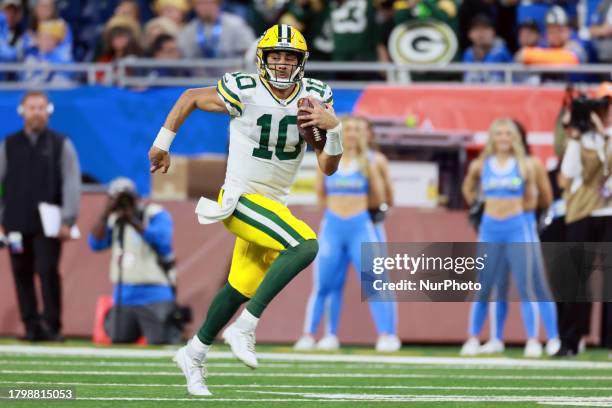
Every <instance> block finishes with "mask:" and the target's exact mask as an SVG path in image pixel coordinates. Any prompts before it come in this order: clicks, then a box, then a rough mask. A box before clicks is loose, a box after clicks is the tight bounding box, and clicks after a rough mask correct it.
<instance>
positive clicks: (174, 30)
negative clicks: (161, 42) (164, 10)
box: [142, 17, 180, 50]
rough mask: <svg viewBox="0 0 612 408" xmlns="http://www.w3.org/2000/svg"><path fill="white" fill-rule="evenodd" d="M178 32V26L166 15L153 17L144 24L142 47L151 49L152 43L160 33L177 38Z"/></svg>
mask: <svg viewBox="0 0 612 408" xmlns="http://www.w3.org/2000/svg"><path fill="white" fill-rule="evenodd" d="M179 33H180V28H179V26H177V25H176V23H175V22H174V21H172V20H170V19H169V18H168V17H155V18H153V19H151V20H149V22H148V23H147V24H146V25H145V29H144V36H143V38H142V40H143V47H144V48H145V49H147V50H149V49H151V46H152V44H153V43H154V42H155V40H156V39H157V37H158V36H160V35H161V34H167V35H170V36H172V37H175V38H177V37H178V35H179Z"/></svg>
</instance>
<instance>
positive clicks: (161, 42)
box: [149, 34, 189, 78]
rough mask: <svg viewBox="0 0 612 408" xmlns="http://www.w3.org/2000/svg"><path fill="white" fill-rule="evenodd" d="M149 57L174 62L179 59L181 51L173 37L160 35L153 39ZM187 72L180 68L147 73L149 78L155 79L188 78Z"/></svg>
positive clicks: (164, 68) (166, 68)
mask: <svg viewBox="0 0 612 408" xmlns="http://www.w3.org/2000/svg"><path fill="white" fill-rule="evenodd" d="M150 54H151V57H152V58H154V59H156V60H159V61H165V62H167V61H176V60H179V59H181V51H180V50H179V47H178V42H177V40H176V38H175V37H173V36H171V35H168V34H160V35H158V36H157V37H156V38H155V41H153V44H152V45H151V49H150ZM188 75H189V72H188V70H186V69H185V68H180V67H161V68H154V69H152V70H151V71H150V72H149V77H150V78H155V77H180V76H188Z"/></svg>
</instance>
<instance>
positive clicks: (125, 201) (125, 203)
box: [115, 192, 136, 211]
mask: <svg viewBox="0 0 612 408" xmlns="http://www.w3.org/2000/svg"><path fill="white" fill-rule="evenodd" d="M135 207H136V197H134V194H132V193H129V192H123V193H119V195H117V198H115V210H116V211H121V210H129V209H132V208H135Z"/></svg>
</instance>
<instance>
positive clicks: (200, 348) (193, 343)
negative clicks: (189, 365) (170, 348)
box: [187, 334, 210, 358]
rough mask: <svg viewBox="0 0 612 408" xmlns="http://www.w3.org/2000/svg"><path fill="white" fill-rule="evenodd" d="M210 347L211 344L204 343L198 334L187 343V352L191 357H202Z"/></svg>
mask: <svg viewBox="0 0 612 408" xmlns="http://www.w3.org/2000/svg"><path fill="white" fill-rule="evenodd" d="M209 349H210V344H204V343H202V341H201V340H200V339H199V338H198V335H197V334H196V335H195V336H193V337H192V338H191V340H190V341H189V343H187V354H189V356H190V357H198V358H202V357H204V356H205V355H206V353H208V350H209Z"/></svg>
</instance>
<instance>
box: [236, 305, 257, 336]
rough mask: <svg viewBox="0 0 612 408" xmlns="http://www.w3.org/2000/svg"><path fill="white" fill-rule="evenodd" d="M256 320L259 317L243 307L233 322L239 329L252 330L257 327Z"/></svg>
mask: <svg viewBox="0 0 612 408" xmlns="http://www.w3.org/2000/svg"><path fill="white" fill-rule="evenodd" d="M257 322H259V318H258V317H255V316H253V315H252V314H251V313H250V312H249V311H248V310H246V309H244V310H243V311H242V313H240V316H239V317H238V319H236V323H234V324H235V325H236V327H237V328H239V329H241V330H245V331H254V330H255V328H256V327H257Z"/></svg>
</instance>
